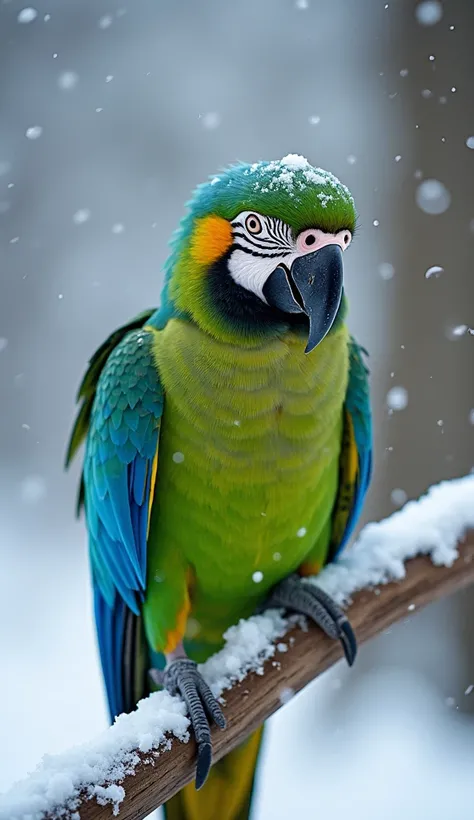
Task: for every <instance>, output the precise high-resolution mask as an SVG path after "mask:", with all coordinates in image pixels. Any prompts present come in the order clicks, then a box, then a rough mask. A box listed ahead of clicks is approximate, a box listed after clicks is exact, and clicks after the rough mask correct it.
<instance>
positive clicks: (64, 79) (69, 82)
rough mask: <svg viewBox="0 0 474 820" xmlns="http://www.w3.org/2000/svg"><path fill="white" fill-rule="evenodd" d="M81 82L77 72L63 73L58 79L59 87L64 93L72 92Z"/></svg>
mask: <svg viewBox="0 0 474 820" xmlns="http://www.w3.org/2000/svg"><path fill="white" fill-rule="evenodd" d="M78 82H79V75H78V74H76V72H75V71H63V73H62V74H60V75H59V77H58V85H59V88H61V89H62V90H63V91H70V90H71V89H72V88H75V87H76V85H77V83H78Z"/></svg>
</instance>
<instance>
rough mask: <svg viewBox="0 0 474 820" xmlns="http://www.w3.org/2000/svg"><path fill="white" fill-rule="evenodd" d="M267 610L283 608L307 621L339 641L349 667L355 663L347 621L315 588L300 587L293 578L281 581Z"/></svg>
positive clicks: (334, 604) (355, 644)
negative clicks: (309, 619) (304, 617)
mask: <svg viewBox="0 0 474 820" xmlns="http://www.w3.org/2000/svg"><path fill="white" fill-rule="evenodd" d="M267 606H270V607H271V606H277V607H284V608H285V609H289V610H292V611H293V612H298V613H299V614H301V615H306V617H308V618H311V620H312V621H314V623H315V624H317V625H318V626H320V627H321V629H322V630H323V631H324V632H325V633H326V635H328V636H329V637H330V638H334V639H337V638H338V639H339V640H340V641H341V644H342V648H343V650H344V655H345V658H346V661H347V663H348V664H349V666H352V664H353V663H354V661H355V657H356V654H357V640H356V636H355V634H354V630H353V629H352V627H351V625H350V623H349V621H348V620H347V618H346V616H345V614H344V612H343V611H342V609H341V608H340V607H339V606H338V604H336V602H335V601H333V599H332V598H331V597H330V596H329V595H328V594H327V592H324V591H323V590H322V589H320V588H319V587H318V586H316V585H313V584H311V585H309V584H303V583H302V581H301V579H300V578H298V576H296V575H289V576H288V578H286V579H285V580H284V581H281V583H279V584H278V585H277V586H276V587H275V589H274V590H273V592H272V593H271V595H270V599H269V601H267Z"/></svg>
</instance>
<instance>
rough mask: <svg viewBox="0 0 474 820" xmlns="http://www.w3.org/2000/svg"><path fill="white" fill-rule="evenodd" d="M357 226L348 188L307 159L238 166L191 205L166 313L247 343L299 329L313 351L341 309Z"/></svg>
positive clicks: (178, 240) (174, 257) (172, 261)
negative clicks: (346, 256)
mask: <svg viewBox="0 0 474 820" xmlns="http://www.w3.org/2000/svg"><path fill="white" fill-rule="evenodd" d="M355 221H356V213H355V209H354V201H353V199H352V196H351V194H350V192H349V190H348V189H347V188H346V187H345V186H344V185H342V184H341V183H340V182H339V180H338V179H337V178H336V177H334V176H333V175H332V174H330V173H328V172H327V171H323V170H322V169H320V168H313V167H312V166H311V165H310V164H309V163H308V161H307V160H306V159H304V158H303V157H300V156H297V155H295V154H290V155H288V156H287V157H284V158H283V159H282V160H278V161H273V162H258V163H255V164H253V165H246V164H239V165H236V166H233V167H231V168H229V169H227V170H225V171H224V172H222V173H220V174H219V175H218V176H215V177H213V178H211V179H210V181H209V182H207V183H205V184H204V185H201V186H199V187H198V188H197V190H196V192H195V194H194V196H193V198H192V199H191V201H190V203H189V213H188V214H187V216H186V217H185V219H184V220H183V222H182V223H181V226H180V228H179V229H178V231H177V233H176V234H175V236H174V238H173V240H172V253H171V256H170V258H169V260H168V263H167V277H166V284H165V289H164V294H163V298H164V302H165V303H166V305H167V306H168V308H167V309H168V310H169V309H170V308H171V309H172V314H173V315H179V316H182V317H183V318H187V319H189V320H191V321H193V322H195V323H196V324H197V325H199V327H201V328H202V329H204V330H205V331H206V332H208V333H210V334H211V335H213V336H214V337H216V338H218V339H220V340H222V341H226V342H231V343H240V344H244V345H253V344H255V343H258V342H261V341H262V338H264V337H268V336H271V335H278V334H281V333H282V331H283V332H284V331H285V330H288V329H289V328H293V329H295V331H296V332H298V333H304V334H305V338H306V340H307V344H306V352H307V353H309V352H310V351H311V350H313V349H314V348H315V347H316V345H318V344H319V343H320V342H321V341H322V339H324V337H325V336H326V334H327V333H328V332H329V331H330V330H331V327H332V326H333V324H334V322H335V319H336V317H337V315H338V312H339V310H340V305H341V299H342V294H343V276H342V270H343V264H342V258H343V253H344V251H345V250H346V249H347V248H348V246H349V245H350V243H351V239H352V235H353V233H354V227H355Z"/></svg>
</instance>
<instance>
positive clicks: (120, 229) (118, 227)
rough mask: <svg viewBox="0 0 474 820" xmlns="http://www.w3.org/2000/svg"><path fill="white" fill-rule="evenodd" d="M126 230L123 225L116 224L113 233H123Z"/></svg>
mask: <svg viewBox="0 0 474 820" xmlns="http://www.w3.org/2000/svg"><path fill="white" fill-rule="evenodd" d="M124 230H125V226H124V225H122V223H121V222H116V223H115V225H112V233H123V232H124Z"/></svg>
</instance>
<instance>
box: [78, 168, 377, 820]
mask: <svg viewBox="0 0 474 820" xmlns="http://www.w3.org/2000/svg"><path fill="white" fill-rule="evenodd" d="M355 223H356V213H355V208H354V202H353V199H352V196H351V194H350V192H349V190H348V189H347V188H346V187H345V186H344V185H342V184H341V183H340V182H339V180H338V179H337V178H336V177H334V176H333V175H332V174H330V173H328V172H326V171H324V170H322V169H320V168H314V167H312V166H311V165H310V164H309V163H308V161H307V160H306V159H304V158H303V157H300V156H298V155H294V154H290V155H288V156H287V157H284V158H283V159H281V160H278V161H271V162H257V163H254V164H252V165H249V164H238V165H234V166H231V167H230V168H228V169H227V170H225V171H223V172H222V173H220V174H218V175H217V176H214V177H212V178H211V179H210V180H209V181H208V182H207V183H205V184H203V185H201V186H199V187H198V188H197V190H196V191H195V193H194V195H193V197H192V199H191V201H190V203H189V204H188V211H187V215H186V216H185V217H184V219H183V220H182V222H181V224H180V227H179V228H178V230H177V232H176V233H175V235H174V237H173V239H172V242H171V252H170V256H169V259H168V261H167V263H166V266H165V284H164V287H163V291H162V297H161V306H160V308H159V309H157V310H148V311H145V312H144V313H143V314H141V315H140V316H137V317H136V318H135V319H134V320H132V321H131V322H129V323H128V324H127V325H125V326H124V327H122V328H120V329H119V330H117V331H116V332H115V333H113V334H112V335H111V336H110V337H109V338H108V339H107V340H106V342H105V343H104V344H103V345H102V346H101V347H100V348H99V350H97V352H96V353H95V354H94V356H93V357H92V359H91V361H90V363H89V369H88V370H87V372H86V375H85V377H84V379H83V382H82V384H81V386H80V389H79V400H80V401H81V406H80V409H79V413H78V417H77V419H76V422H75V426H74V429H73V432H72V436H71V441H70V445H69V450H68V456H67V463H69V461H70V459H71V458H72V457H73V456H74V454H75V452H76V451H77V449H78V447H79V446H80V445H81V443H82V442H83V441H84V440H85V442H86V447H85V457H84V467H83V474H82V480H81V486H80V492H79V507H81V506H82V504H84V507H85V515H86V521H87V529H88V536H89V548H90V560H91V567H92V580H93V587H94V600H95V618H96V625H97V633H98V643H99V648H100V655H101V662H102V668H103V675H104V680H105V687H106V691H107V697H108V703H109V709H110V715H111V718H112V719H113V718H114V717H115V716H116V715H118V714H120V713H121V712H123V711H131V710H132V709H133V708H134V707H135V705H136V703H137V701H138V700H139V699H140V698H142V697H144V696H145V695H146V694H147V693H149V692H150V691H151V690H152V689H153V688H156V687H157V686H158V685H164V686H165V687H166V688H168V689H169V691H170V692H172V693H178V692H179V693H181V695H182V696H183V697H184V699H185V702H186V705H187V708H188V712H189V716H190V719H191V723H192V726H193V730H194V734H195V737H196V742H197V763H196V783H195V785H194V784H190V785H189V786H187V787H185V788H184V789H183V790H182V791H181V792H180V793H179V794H178V795H177V796H176V797H174V798H173V799H172V800H170V801H169V802H168V803H167V804H166V806H165V812H166V816H167V818H168V820H217V818H218V820H244V818H247V817H248V813H249V810H250V800H251V793H252V788H253V782H254V775H255V767H256V763H257V756H258V751H259V747H260V742H261V731H260V730H259V731H257V732H256V733H254V734H253V735H252V736H251V737H250V738H249V739H248V740H247V741H246V742H245V743H244V744H242V745H241V746H240V747H239V748H237V749H236V750H234V751H233V752H231V753H230V754H228V755H227V756H226V757H225V758H224V759H223V760H221V761H219V762H218V763H216V764H215V765H214V766H213V767H212V769H210V767H211V761H212V746H211V735H210V723H211V722H212V721H214V722H215V723H216V724H217V725H218V726H219V727H221V728H224V727H225V718H224V714H223V712H222V710H221V707H220V705H219V703H218V702H217V701H216V699H215V698H214V696H213V695H212V693H211V691H210V689H209V687H208V686H207V684H206V683H205V681H204V679H203V678H202V676H201V674H200V672H199V670H198V666H197V663H200V662H202V661H204V660H205V659H206V658H207V657H209V655H211V654H212V653H214V652H216V651H217V650H218V649H219V648H220V647H221V646H222V643H223V638H222V635H223V633H224V632H225V631H226V629H227V628H228V627H229V626H231V625H232V624H233V623H236V622H237V621H238V620H239V619H240V618H246V617H248V616H250V615H251V614H252V613H254V612H255V610H256V609H258V608H261V607H262V606H273V607H282V608H285V609H287V610H289V611H294V612H300V613H302V614H304V615H306V616H308V617H310V618H312V619H313V620H314V621H315V623H317V624H318V625H319V626H321V628H322V629H323V630H324V631H325V632H326V634H328V635H329V636H330V637H332V638H334V639H339V640H340V641H341V644H342V648H343V650H344V653H345V656H346V659H347V661H348V662H349V664H352V662H353V660H354V657H355V653H356V641H355V637H354V634H353V631H352V629H351V627H350V624H349V622H348V621H347V619H346V617H345V615H344V613H343V612H342V611H341V610H340V608H339V607H338V606H336V604H335V603H334V602H333V601H332V599H331V598H329V597H328V596H327V595H326V594H325V593H324V592H323V591H322V590H321V589H319V588H318V587H317V586H315V585H313V584H311V585H309V584H307V583H306V582H305V580H304V577H305V576H307V575H310V574H315V573H317V572H318V571H319V570H320V569H321V568H322V567H323V566H324V564H326V563H327V562H328V561H330V560H333V559H334V557H335V556H336V555H337V554H338V552H339V551H340V550H341V549H342V547H343V546H344V544H345V543H346V542H347V540H348V538H349V536H350V534H351V531H352V529H353V527H354V524H355V522H356V520H357V517H358V515H359V513H360V510H361V506H362V503H363V499H364V496H365V493H366V490H367V487H368V484H369V480H370V474H371V451H372V443H371V438H372V436H371V414H370V405H369V394H368V382H367V370H366V367H365V364H364V361H363V357H362V351H361V348H360V347H359V346H358V345H357V343H356V342H355V341H354V339H353V338H351V336H350V335H349V332H348V330H347V327H346V324H345V317H346V310H347V306H346V299H345V296H344V290H343V254H344V252H345V251H346V249H347V248H348V246H349V245H350V243H351V239H352V236H353V234H354V229H355ZM364 352H365V351H364ZM209 770H210V771H209ZM208 775H209V776H208ZM204 784H205V785H204Z"/></svg>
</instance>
